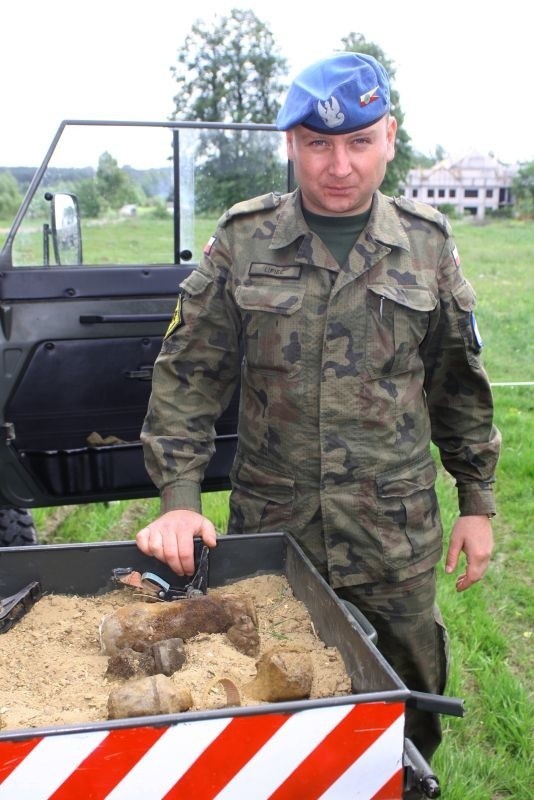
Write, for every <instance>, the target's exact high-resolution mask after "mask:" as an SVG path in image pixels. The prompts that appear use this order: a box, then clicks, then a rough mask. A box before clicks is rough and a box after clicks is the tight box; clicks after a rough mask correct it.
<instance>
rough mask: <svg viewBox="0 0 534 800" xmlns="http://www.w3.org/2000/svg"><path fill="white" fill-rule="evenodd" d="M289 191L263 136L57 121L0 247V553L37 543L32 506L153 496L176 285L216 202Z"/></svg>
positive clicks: (227, 430)
mask: <svg viewBox="0 0 534 800" xmlns="http://www.w3.org/2000/svg"><path fill="white" fill-rule="evenodd" d="M290 182H291V176H290V171H289V170H288V163H287V159H286V156H285V151H284V146H283V137H282V134H280V133H279V132H277V131H276V130H275V129H274V127H273V126H269V125H239V124H228V125H222V124H215V123H192V122H159V123H158V122H154V123H152V122H139V123H137V122H130V121H128V122H115V121H108V120H106V121H81V120H66V121H64V122H62V123H61V124H60V126H59V128H58V130H57V133H56V135H55V136H54V139H53V141H52V143H51V145H50V147H49V149H48V151H47V153H46V154H45V157H44V159H43V161H42V163H41V165H40V167H38V168H37V169H36V171H35V174H34V176H33V178H32V180H31V182H30V184H29V187H28V189H27V192H26V194H25V197H24V199H23V201H22V204H21V206H20V209H19V211H18V213H17V214H16V216H15V219H14V220H13V222H12V224H11V226H10V229H9V231H8V232H7V236H6V238H5V241H4V244H3V246H2V249H1V251H0V359H1V361H0V363H1V386H0V545H1V546H6V545H18V546H20V545H23V544H33V543H35V541H36V538H35V537H36V534H35V529H34V526H33V521H32V516H31V509H32V508H36V507H50V506H56V505H65V504H67V505H68V504H81V503H91V502H96V501H110V500H117V499H128V498H139V497H148V496H151V495H153V494H155V493H156V490H155V487H154V486H153V484H152V482H151V481H150V478H149V477H148V475H147V473H146V471H145V468H144V461H143V455H142V448H141V444H140V441H139V432H140V428H141V424H142V420H143V417H144V414H145V411H146V407H147V402H148V398H149V393H150V386H151V374H152V365H153V362H154V359H155V358H156V356H157V354H158V352H159V349H160V345H161V340H162V336H163V334H164V332H165V330H166V328H167V326H168V324H169V321H170V319H171V316H172V313H173V310H174V308H175V305H176V297H177V292H178V286H179V284H180V282H181V281H182V280H183V278H185V277H186V275H187V274H188V273H189V272H190V270H191V269H192V268H193V267H194V265H195V264H196V263H198V261H199V258H200V256H201V253H202V248H203V246H204V244H205V243H206V241H207V240H208V238H209V236H211V234H212V233H213V231H214V229H215V223H216V220H217V218H218V216H219V215H220V214H221V213H222V212H223V211H224V210H225V208H227V207H228V205H229V204H231V203H233V202H237V201H238V200H241V199H243V198H244V197H246V196H248V195H250V194H261V193H263V192H268V191H282V192H283V191H287V189H288V187H289V185H290ZM236 414H237V399H236V398H234V399H233V400H232V402H231V403H230V406H229V407H228V409H227V411H226V412H225V414H224V415H223V417H222V418H221V419H220V421H219V423H218V425H217V443H216V453H215V455H214V457H213V459H212V462H211V463H210V465H209V468H208V470H207V473H206V477H205V481H204V486H203V490H204V491H209V490H219V489H222V488H227V487H228V473H229V469H230V465H231V462H232V458H233V453H234V449H235V439H236Z"/></svg>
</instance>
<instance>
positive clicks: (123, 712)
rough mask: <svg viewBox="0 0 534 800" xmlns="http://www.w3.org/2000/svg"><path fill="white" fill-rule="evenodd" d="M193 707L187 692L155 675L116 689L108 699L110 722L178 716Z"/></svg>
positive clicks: (170, 681)
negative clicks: (154, 716) (113, 720)
mask: <svg viewBox="0 0 534 800" xmlns="http://www.w3.org/2000/svg"><path fill="white" fill-rule="evenodd" d="M192 705H193V699H192V697H191V694H190V692H189V691H188V690H187V689H180V688H179V687H177V686H175V685H174V683H173V682H172V680H171V679H170V678H167V677H166V676H165V675H152V676H151V677H149V678H138V679H137V680H135V681H128V683H126V684H124V686H119V687H118V688H117V689H113V691H112V692H111V693H110V695H109V698H108V719H123V718H124V717H147V716H152V715H157V714H175V713H177V712H179V711H187V710H188V709H189V708H191V706H192Z"/></svg>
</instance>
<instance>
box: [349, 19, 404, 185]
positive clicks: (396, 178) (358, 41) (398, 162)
mask: <svg viewBox="0 0 534 800" xmlns="http://www.w3.org/2000/svg"><path fill="white" fill-rule="evenodd" d="M341 43H342V45H343V50H345V51H349V52H353V53H366V54H367V55H369V56H373V57H374V58H376V60H377V61H380V63H381V64H382V66H383V67H384V69H385V70H386V72H387V73H388V75H389V82H390V97H391V114H392V115H393V116H394V117H395V119H396V120H397V124H398V127H397V138H396V142H395V158H394V159H393V161H391V162H390V163H389V164H388V168H387V170H386V177H385V178H384V182H383V183H382V186H381V187H380V188H381V190H382V191H383V192H385V193H386V194H398V193H399V190H400V188H401V186H402V185H403V183H404V181H405V179H406V175H407V174H408V170H409V169H410V167H411V166H412V147H411V145H410V136H409V135H408V133H407V132H406V130H405V129H404V127H403V123H404V113H403V111H402V109H401V106H400V98H399V93H398V91H397V90H396V89H395V87H394V80H395V74H396V70H395V67H394V65H393V62H392V61H391V60H390V59H389V58H388V57H387V56H386V55H385V53H384V51H383V50H382V48H381V47H379V45H377V44H375V43H374V42H368V41H366V39H365V36H364V35H363V34H362V33H349V35H348V36H345V37H344V38H343V39H342V40H341Z"/></svg>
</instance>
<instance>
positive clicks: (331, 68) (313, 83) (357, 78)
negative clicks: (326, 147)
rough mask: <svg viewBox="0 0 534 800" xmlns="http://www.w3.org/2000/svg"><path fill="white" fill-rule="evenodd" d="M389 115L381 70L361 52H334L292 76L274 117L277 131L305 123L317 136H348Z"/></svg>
mask: <svg viewBox="0 0 534 800" xmlns="http://www.w3.org/2000/svg"><path fill="white" fill-rule="evenodd" d="M388 111H389V81H388V76H387V73H386V71H385V69H384V67H383V66H382V65H381V64H380V63H379V62H378V61H377V60H376V59H375V58H373V56H368V55H367V54H365V53H336V54H335V55H333V56H330V58H325V59H323V60H322V61H317V62H316V63H315V64H312V65H311V66H309V67H307V68H306V69H305V70H304V71H303V72H301V73H300V75H297V77H296V78H295V80H294V81H293V83H292V84H291V86H290V87H289V91H288V93H287V96H286V99H285V101H284V104H283V106H282V108H281V109H280V111H279V112H278V117H277V119H276V126H277V128H278V130H281V131H287V130H289V128H294V127H295V126H296V125H304V126H305V127H306V128H311V130H312V131H317V132H318V133H328V134H332V133H351V132H352V131H357V130H359V129H360V128H367V127H368V126H369V125H373V124H374V123H375V122H378V120H379V119H381V118H382V117H383V116H384V115H385V114H387V112H388Z"/></svg>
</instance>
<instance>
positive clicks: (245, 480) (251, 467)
mask: <svg viewBox="0 0 534 800" xmlns="http://www.w3.org/2000/svg"><path fill="white" fill-rule="evenodd" d="M232 483H233V484H234V485H235V486H236V487H237V488H239V489H242V490H244V491H246V492H248V493H249V494H253V495H255V496H256V497H262V498H264V499H265V500H271V501H272V502H274V503H290V502H291V501H292V500H293V496H294V490H295V479H294V478H293V477H292V476H290V475H284V474H282V473H280V472H275V471H274V470H272V469H269V468H268V467H258V466H256V465H255V464H251V463H250V462H249V461H243V462H242V463H241V464H238V465H237V467H236V468H235V469H234V470H233V474H232Z"/></svg>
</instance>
